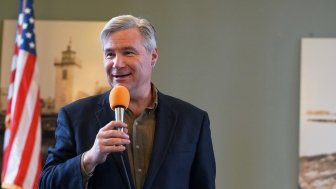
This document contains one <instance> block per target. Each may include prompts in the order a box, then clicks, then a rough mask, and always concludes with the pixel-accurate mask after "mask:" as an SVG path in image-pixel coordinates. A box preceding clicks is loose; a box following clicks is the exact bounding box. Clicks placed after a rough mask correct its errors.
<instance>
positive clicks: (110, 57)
mask: <svg viewBox="0 0 336 189" xmlns="http://www.w3.org/2000/svg"><path fill="white" fill-rule="evenodd" d="M114 56H115V55H114V53H105V58H106V59H112V58H113V57H114Z"/></svg>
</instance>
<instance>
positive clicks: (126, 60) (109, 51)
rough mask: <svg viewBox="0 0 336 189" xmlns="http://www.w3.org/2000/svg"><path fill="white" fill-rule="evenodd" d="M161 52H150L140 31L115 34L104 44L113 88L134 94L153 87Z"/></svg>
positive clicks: (110, 82)
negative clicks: (155, 65) (154, 69)
mask: <svg viewBox="0 0 336 189" xmlns="http://www.w3.org/2000/svg"><path fill="white" fill-rule="evenodd" d="M157 58H158V54H157V49H154V50H152V52H149V53H148V52H147V51H146V49H145V47H144V46H143V42H142V36H141V35H140V32H139V30H138V29H137V28H131V29H126V30H122V31H118V32H115V33H113V34H111V35H110V36H109V37H108V38H107V39H106V40H105V42H104V67H105V71H106V75H107V79H108V82H109V84H110V85H111V86H112V87H113V86H115V85H116V84H121V85H123V86H125V87H127V88H128V89H129V90H130V92H131V94H132V92H140V91H142V90H141V89H145V88H146V87H148V86H150V83H151V75H152V69H153V67H152V66H153V65H154V64H155V63H156V61H157Z"/></svg>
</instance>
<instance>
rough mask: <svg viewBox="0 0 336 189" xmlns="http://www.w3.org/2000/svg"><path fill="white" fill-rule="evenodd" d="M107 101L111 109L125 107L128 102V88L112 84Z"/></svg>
mask: <svg viewBox="0 0 336 189" xmlns="http://www.w3.org/2000/svg"><path fill="white" fill-rule="evenodd" d="M109 101H110V107H111V109H112V110H114V108H116V107H123V108H125V109H127V107H128V105H129V102H130V94H129V92H128V89H127V88H126V87H124V86H122V85H116V86H114V87H113V89H112V90H111V92H110V96H109Z"/></svg>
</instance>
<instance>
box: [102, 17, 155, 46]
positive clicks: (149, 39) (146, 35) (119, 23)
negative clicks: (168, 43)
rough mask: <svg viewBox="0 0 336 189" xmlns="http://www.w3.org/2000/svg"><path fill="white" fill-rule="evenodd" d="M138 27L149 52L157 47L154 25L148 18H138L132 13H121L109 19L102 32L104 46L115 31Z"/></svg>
mask: <svg viewBox="0 0 336 189" xmlns="http://www.w3.org/2000/svg"><path fill="white" fill-rule="evenodd" d="M130 28H138V29H139V31H140V34H141V36H142V37H143V45H144V47H145V49H146V51H147V52H151V51H152V50H153V49H154V48H156V32H155V28H154V26H153V25H152V24H151V23H150V22H149V21H148V20H146V19H143V18H137V17H134V16H132V15H121V16H117V17H113V18H112V19H111V20H109V21H108V22H107V23H106V24H105V26H104V28H103V30H102V31H101V33H100V40H101V43H102V46H103V47H104V42H105V41H106V39H107V38H108V37H109V36H110V35H111V34H112V33H114V32H118V31H121V30H126V29H130Z"/></svg>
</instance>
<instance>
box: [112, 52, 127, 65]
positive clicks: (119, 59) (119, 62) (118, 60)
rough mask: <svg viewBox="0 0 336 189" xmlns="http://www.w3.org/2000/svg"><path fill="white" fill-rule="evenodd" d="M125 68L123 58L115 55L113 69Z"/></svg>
mask: <svg viewBox="0 0 336 189" xmlns="http://www.w3.org/2000/svg"><path fill="white" fill-rule="evenodd" d="M123 66H125V64H124V62H123V58H122V55H118V54H117V55H115V57H114V58H113V67H114V68H121V67H123Z"/></svg>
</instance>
